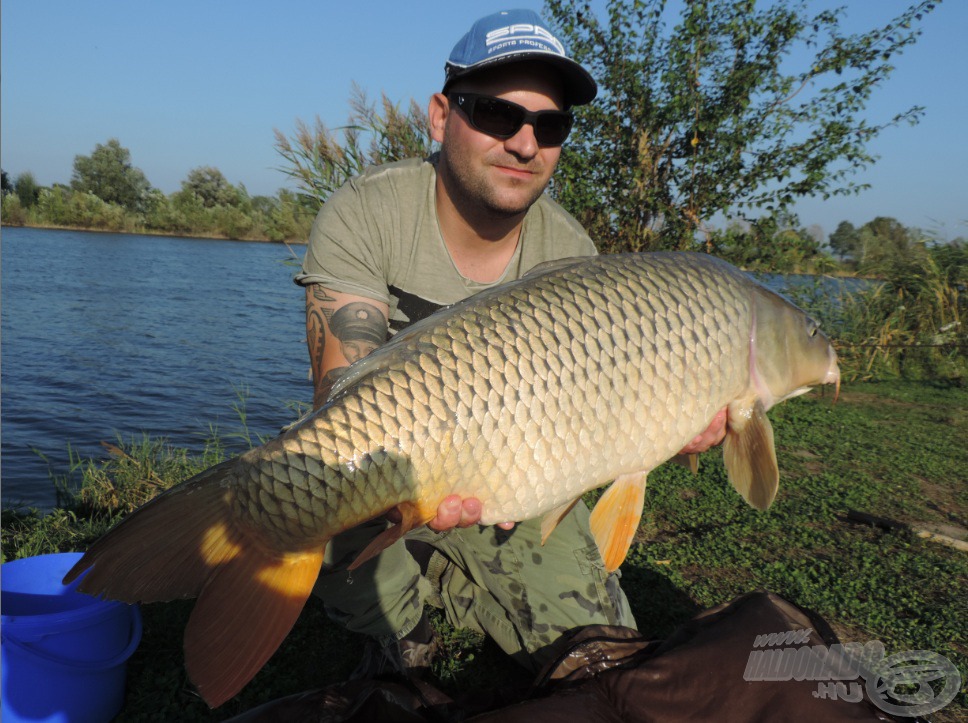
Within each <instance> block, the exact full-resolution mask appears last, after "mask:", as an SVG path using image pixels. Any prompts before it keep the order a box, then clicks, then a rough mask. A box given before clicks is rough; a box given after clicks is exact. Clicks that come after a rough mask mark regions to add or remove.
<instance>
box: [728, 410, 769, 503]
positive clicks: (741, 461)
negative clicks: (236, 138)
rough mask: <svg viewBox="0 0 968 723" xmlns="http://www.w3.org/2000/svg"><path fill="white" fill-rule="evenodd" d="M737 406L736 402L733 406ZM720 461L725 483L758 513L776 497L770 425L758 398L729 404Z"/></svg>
mask: <svg viewBox="0 0 968 723" xmlns="http://www.w3.org/2000/svg"><path fill="white" fill-rule="evenodd" d="M734 404H737V403H734ZM728 419H729V423H728V425H727V429H726V441H725V442H724V443H723V462H725V464H726V473H727V475H728V476H729V481H730V482H731V483H732V485H733V487H735V488H736V491H737V492H739V493H740V494H741V495H742V496H743V499H744V500H746V501H747V502H748V503H749V504H750V505H751V506H753V507H755V508H757V509H758V510H765V509H767V508H768V507H769V506H770V505H771V504H772V503H773V498H774V497H776V491H777V488H778V487H779V484H780V469H779V467H778V466H777V463H776V450H775V449H774V448H773V426H772V425H771V424H770V420H769V419H768V418H767V416H766V409H765V407H764V406H763V403H762V402H761V401H760V400H759V399H755V400H752V403H751V404H742V403H739V404H737V406H736V408H735V409H734V405H733V404H730V408H729V416H728Z"/></svg>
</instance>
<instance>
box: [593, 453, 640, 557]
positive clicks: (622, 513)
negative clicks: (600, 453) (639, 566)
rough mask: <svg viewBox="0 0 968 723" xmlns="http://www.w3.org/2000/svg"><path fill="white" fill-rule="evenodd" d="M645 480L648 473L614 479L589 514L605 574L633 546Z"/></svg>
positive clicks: (634, 473) (636, 473)
mask: <svg viewBox="0 0 968 723" xmlns="http://www.w3.org/2000/svg"><path fill="white" fill-rule="evenodd" d="M647 477H648V473H647V472H633V473H632V474H624V475H622V476H621V477H618V478H616V479H615V481H614V482H612V484H611V485H610V486H609V488H608V489H607V490H605V494H603V495H602V496H601V498H600V499H599V500H598V504H596V505H595V509H594V510H592V515H591V519H590V520H589V524H590V526H591V531H592V536H593V537H594V538H595V542H596V543H597V544H598V549H599V551H600V552H601V553H602V560H604V562H605V569H606V570H608V572H613V571H615V570H617V569H618V567H619V566H620V565H621V564H622V562H624V560H625V556H626V555H628V552H629V547H631V546H632V538H633V537H635V531H636V530H637V529H638V528H639V520H640V519H642V505H643V504H644V503H645V482H646V478H647Z"/></svg>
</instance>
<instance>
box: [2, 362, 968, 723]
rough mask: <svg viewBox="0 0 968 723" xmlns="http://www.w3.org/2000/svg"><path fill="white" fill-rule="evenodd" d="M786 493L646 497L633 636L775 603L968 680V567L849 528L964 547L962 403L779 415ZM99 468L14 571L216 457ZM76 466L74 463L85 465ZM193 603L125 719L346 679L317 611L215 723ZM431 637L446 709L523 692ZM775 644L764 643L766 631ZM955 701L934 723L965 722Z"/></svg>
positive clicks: (310, 607) (870, 405)
mask: <svg viewBox="0 0 968 723" xmlns="http://www.w3.org/2000/svg"><path fill="white" fill-rule="evenodd" d="M770 416H771V418H772V420H773V423H774V429H775V432H776V441H777V455H778V460H779V464H780V473H781V483H780V485H781V487H780V493H779V495H778V497H777V501H776V502H775V504H774V505H773V507H772V508H771V509H770V510H769V511H768V512H765V513H764V512H757V511H755V510H753V509H751V508H749V507H747V506H746V505H745V503H743V502H742V500H741V499H740V498H739V496H738V495H736V493H735V492H733V491H732V489H731V488H730V486H729V484H728V482H727V480H726V477H725V471H724V469H723V466H722V462H721V461H720V459H719V455H718V454H717V453H708V454H706V455H704V456H703V458H702V461H701V466H700V474H699V475H698V476H693V475H691V474H690V473H689V472H688V471H686V470H685V469H683V468H681V467H678V466H675V465H665V466H663V467H662V468H660V469H659V470H656V471H655V472H654V473H653V474H652V475H651V476H650V480H649V489H648V493H647V496H646V509H645V513H644V515H643V521H642V525H641V528H640V530H639V534H638V537H637V539H636V542H635V544H633V547H632V549H631V551H630V554H629V557H628V559H627V560H626V562H625V564H624V565H623V568H622V571H623V587H624V588H625V591H626V594H627V595H628V597H629V599H630V602H631V605H632V609H633V611H634V612H635V615H636V618H637V621H638V624H639V628H640V630H641V631H642V632H643V633H644V634H646V635H648V636H650V637H655V638H661V637H665V636H667V635H668V634H669V633H670V632H671V631H672V630H673V629H674V628H675V627H676V626H677V625H679V624H681V623H683V622H685V621H686V620H688V619H689V618H690V617H692V616H693V615H694V614H695V613H696V612H698V611H699V610H701V609H704V608H707V607H710V606H713V605H718V604H720V603H723V602H726V601H728V600H730V599H732V598H733V597H735V596H737V595H740V594H742V593H744V592H748V591H750V590H756V589H765V590H770V591H772V592H775V593H778V594H780V595H782V596H783V597H785V598H787V599H789V600H791V601H792V602H794V603H796V604H798V605H800V606H801V607H805V608H808V609H811V610H813V611H815V612H817V613H819V614H820V615H821V616H823V617H824V618H825V619H826V620H827V621H828V622H829V623H830V624H831V625H832V627H833V628H834V630H835V631H836V632H837V633H838V635H839V636H840V637H841V640H842V641H844V642H862V643H863V642H868V641H871V640H880V641H881V642H883V644H884V646H885V648H886V653H887V654H888V655H890V654H892V653H898V652H904V651H909V650H931V651H935V652H937V653H940V654H941V655H944V656H946V657H948V658H949V659H950V660H952V661H953V662H954V663H955V664H956V665H957V666H958V667H959V669H960V671H961V675H962V679H963V680H968V642H966V641H968V623H966V620H968V615H966V613H968V609H966V608H968V602H966V601H968V595H966V587H965V582H966V580H968V554H966V553H965V552H962V551H959V550H956V549H952V548H949V547H945V546H942V545H938V544H935V543H932V542H928V541H925V540H922V539H920V538H918V537H916V536H915V535H914V534H913V533H910V532H906V531H904V530H892V531H885V530H882V529H880V528H875V527H871V526H869V525H864V524H857V523H854V522H852V521H850V520H848V519H847V513H848V511H849V510H852V509H853V510H860V511H863V512H867V513H870V514H872V515H876V516H879V517H887V518H891V519H894V520H899V521H903V522H906V523H911V524H914V525H918V526H922V527H929V528H933V529H939V530H942V531H946V532H947V533H948V534H951V535H961V534H963V533H964V529H965V528H966V527H968V485H966V484H965V482H966V478H968V445H966V444H965V440H966V439H968V389H966V388H964V387H962V386H958V385H951V386H945V385H939V384H932V383H927V382H911V381H892V382H881V383H876V382H865V383H854V384H849V385H846V386H845V387H844V389H843V390H842V398H841V400H840V401H838V402H837V403H836V404H831V400H830V398H829V397H828V398H826V399H823V398H821V397H819V396H817V395H808V396H806V397H802V398H798V399H794V400H791V401H789V402H787V403H785V404H782V405H780V406H779V407H777V408H775V409H774V410H773V411H771V413H770ZM114 447H115V449H114V450H113V453H112V455H111V456H110V457H109V458H108V459H107V460H105V461H101V462H93V461H87V462H85V463H83V465H82V469H81V472H82V476H83V486H82V488H81V490H80V492H79V493H77V495H76V496H75V497H74V499H73V502H72V504H71V505H69V506H68V508H66V509H59V510H56V511H55V512H53V513H51V514H49V515H46V516H40V515H38V514H36V513H32V512H29V511H27V512H22V511H21V512H18V511H5V512H4V513H3V525H2V527H3V531H2V534H3V540H2V548H3V551H4V555H5V557H4V559H12V558H17V557H23V556H27V555H36V554H41V553H44V552H52V551H58V550H60V551H68V550H73V549H84V548H85V547H86V545H87V544H89V543H90V542H91V541H92V540H94V539H95V538H96V537H97V536H98V535H100V534H101V533H103V532H104V531H105V530H106V529H107V528H108V527H109V526H110V525H111V524H112V523H113V522H115V521H116V520H117V519H119V517H120V516H121V515H122V514H123V513H124V511H125V510H127V509H128V508H129V507H131V502H132V501H133V502H135V503H137V502H140V501H141V500H142V499H143V498H144V497H145V496H146V495H148V494H151V493H153V492H154V491H156V490H157V489H158V488H159V487H161V486H166V485H168V484H170V483H172V482H174V481H177V480H180V479H184V478H185V477H187V476H189V475H190V474H192V473H193V472H194V471H197V470H199V469H202V468H204V467H206V466H208V465H210V464H212V463H214V462H215V461H218V459H220V458H221V456H222V452H221V449H220V447H219V446H218V445H213V446H212V447H211V448H210V449H209V450H208V451H207V452H206V454H205V455H203V456H202V457H200V458H197V459H193V458H191V457H189V456H188V455H186V454H185V453H184V452H183V451H180V450H177V449H171V448H170V447H168V446H167V445H165V444H164V443H163V442H159V441H153V440H149V439H140V440H132V441H130V442H128V443H122V442H121V441H119V442H118V443H117V444H116V445H114ZM79 464H80V463H79ZM191 605H192V603H191V601H180V602H174V603H159V604H152V605H145V606H143V608H142V612H143V615H144V620H145V633H144V638H143V642H142V644H141V646H140V647H139V649H138V651H137V652H136V653H135V655H134V656H133V657H132V658H131V660H130V662H129V685H128V699H127V702H126V706H125V709H124V712H123V713H122V714H121V716H120V717H119V719H118V720H120V721H139V720H159V719H161V720H176V719H177V720H199V721H203V720H223V719H225V718H227V717H230V716H232V715H235V714H238V713H240V712H243V711H245V710H248V709H250V708H252V707H254V706H256V705H259V704H261V703H264V702H267V701H269V700H273V699H275V698H278V697H281V696H285V695H288V694H292V693H297V692H301V691H304V690H308V689H313V688H318V687H322V686H324V685H327V684H329V683H333V682H338V681H341V680H344V679H345V678H346V677H347V675H348V674H349V673H350V671H351V670H352V669H353V667H354V666H355V665H356V663H357V662H358V660H359V657H360V652H361V650H362V642H363V641H362V639H361V638H360V637H359V636H357V635H354V634H351V633H348V632H346V631H345V630H343V629H342V628H340V627H339V626H338V625H336V624H334V623H332V622H331V621H329V619H328V618H327V617H326V615H325V612H324V611H323V610H322V607H321V605H320V604H319V602H318V601H317V600H315V599H310V601H309V603H308V604H307V606H306V609H305V610H304V612H303V614H302V616H301V617H300V619H299V621H298V622H297V624H296V627H295V628H294V629H293V631H292V633H291V634H290V635H289V637H288V638H287V640H286V641H285V643H284V644H283V646H282V647H281V648H280V650H279V651H278V652H277V653H276V655H275V656H273V658H272V659H271V660H270V661H269V663H268V664H267V665H266V666H265V668H264V669H263V670H262V671H261V672H260V673H259V674H258V675H257V676H256V677H255V679H254V680H253V681H252V682H251V683H250V684H249V685H248V686H247V687H246V688H245V689H244V690H243V691H242V693H241V694H240V695H239V696H237V697H236V698H235V699H233V700H232V701H230V702H229V703H227V704H226V705H225V706H223V707H222V708H220V709H219V710H218V711H214V712H213V711H209V710H208V708H207V707H206V706H205V704H204V703H203V702H202V701H201V700H200V699H199V698H198V697H197V696H196V695H195V694H194V692H193V691H192V689H191V686H190V684H189V682H188V680H187V678H186V675H185V672H184V667H183V660H184V658H183V653H182V650H181V636H182V633H183V631H184V627H185V622H186V620H187V616H188V614H189V612H190V610H191ZM435 625H436V626H437V628H438V631H439V633H440V635H441V638H442V640H443V642H444V650H445V654H443V655H441V656H440V657H439V659H438V661H437V663H436V664H435V668H434V674H435V678H436V680H434V683H435V684H436V685H438V686H439V687H441V688H442V689H443V690H445V691H447V692H448V693H449V694H451V695H454V696H461V697H464V698H466V697H467V696H474V695H475V694H479V695H482V696H483V695H485V694H486V693H487V691H489V690H492V689H494V688H495V687H497V688H502V687H504V688H507V687H511V686H521V685H526V684H527V683H528V682H530V676H529V675H528V674H527V673H525V672H524V671H523V670H519V669H517V668H515V667H514V666H511V665H508V664H507V660H506V658H504V657H503V655H501V654H500V652H499V651H497V649H496V648H495V646H493V644H492V643H490V642H488V641H485V640H483V639H482V638H481V637H480V636H477V635H474V634H471V633H469V632H468V631H462V630H454V629H453V628H450V627H449V626H448V625H447V624H446V623H445V622H444V621H443V620H441V619H440V618H439V617H437V618H435ZM764 632H770V631H764ZM965 716H968V696H966V695H965V693H962V694H961V695H960V697H959V698H957V699H956V700H955V701H954V702H953V703H952V704H951V705H950V706H948V707H947V708H946V709H945V710H944V711H941V712H939V713H936V714H934V715H933V716H932V720H937V721H954V720H963V719H964V718H965Z"/></svg>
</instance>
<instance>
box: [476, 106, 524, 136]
mask: <svg viewBox="0 0 968 723" xmlns="http://www.w3.org/2000/svg"><path fill="white" fill-rule="evenodd" d="M471 122H472V123H473V124H474V125H475V126H477V128H479V129H480V130H482V131H484V132H485V133H491V134H493V135H495V136H504V137H506V138H510V137H511V136H513V135H514V134H515V133H517V132H518V130H520V128H521V125H522V124H523V123H524V113H523V112H522V110H521V109H520V108H516V107H515V106H513V105H509V104H508V103H505V102H503V101H501V100H498V99H497V98H478V99H477V102H476V103H475V104H474V113H473V115H472V117H471Z"/></svg>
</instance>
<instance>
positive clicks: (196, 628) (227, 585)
mask: <svg viewBox="0 0 968 723" xmlns="http://www.w3.org/2000/svg"><path fill="white" fill-rule="evenodd" d="M322 562H323V547H320V548H319V549H318V550H313V551H308V552H302V553H291V554H288V555H285V556H282V557H281V558H280V557H277V556H269V555H266V554H265V553H264V552H263V551H261V550H258V549H257V548H256V549H249V550H245V551H244V552H243V553H242V554H241V555H239V556H238V557H236V558H235V559H233V560H232V561H231V562H229V563H227V564H225V565H222V566H221V567H219V568H218V569H217V570H216V571H215V573H214V574H213V575H212V576H211V579H210V580H209V581H208V583H207V584H206V586H205V589H204V590H202V593H201V595H200V596H199V598H198V602H197V603H195V608H194V609H193V610H192V614H191V617H190V618H189V620H188V626H187V627H186V628H185V666H186V667H187V669H188V675H189V677H190V678H191V679H192V682H193V683H194V684H195V687H196V688H197V689H198V692H199V694H200V695H201V696H202V697H203V698H204V699H205V702H206V703H208V705H209V706H210V707H212V708H217V707H218V706H220V705H222V703H224V702H225V701H227V700H229V699H230V698H232V697H233V696H234V695H235V694H236V693H238V692H239V691H240V690H242V688H243V687H244V686H245V684H246V683H248V682H249V681H250V680H252V678H253V677H254V676H255V674H256V673H258V672H259V671H260V670H261V669H262V666H263V665H265V664H266V661H268V660H269V658H270V657H272V654H273V653H275V652H276V649H277V648H278V647H279V646H280V645H281V644H282V641H283V640H284V639H285V637H286V636H287V635H288V634H289V631H290V630H292V626H293V625H295V623H296V620H297V618H298V617H299V613H300V612H301V611H302V609H303V606H304V605H305V604H306V599H307V598H308V597H309V594H310V593H311V592H312V589H313V585H314V584H315V582H316V577H317V576H318V575H319V569H320V566H321V565H322Z"/></svg>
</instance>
